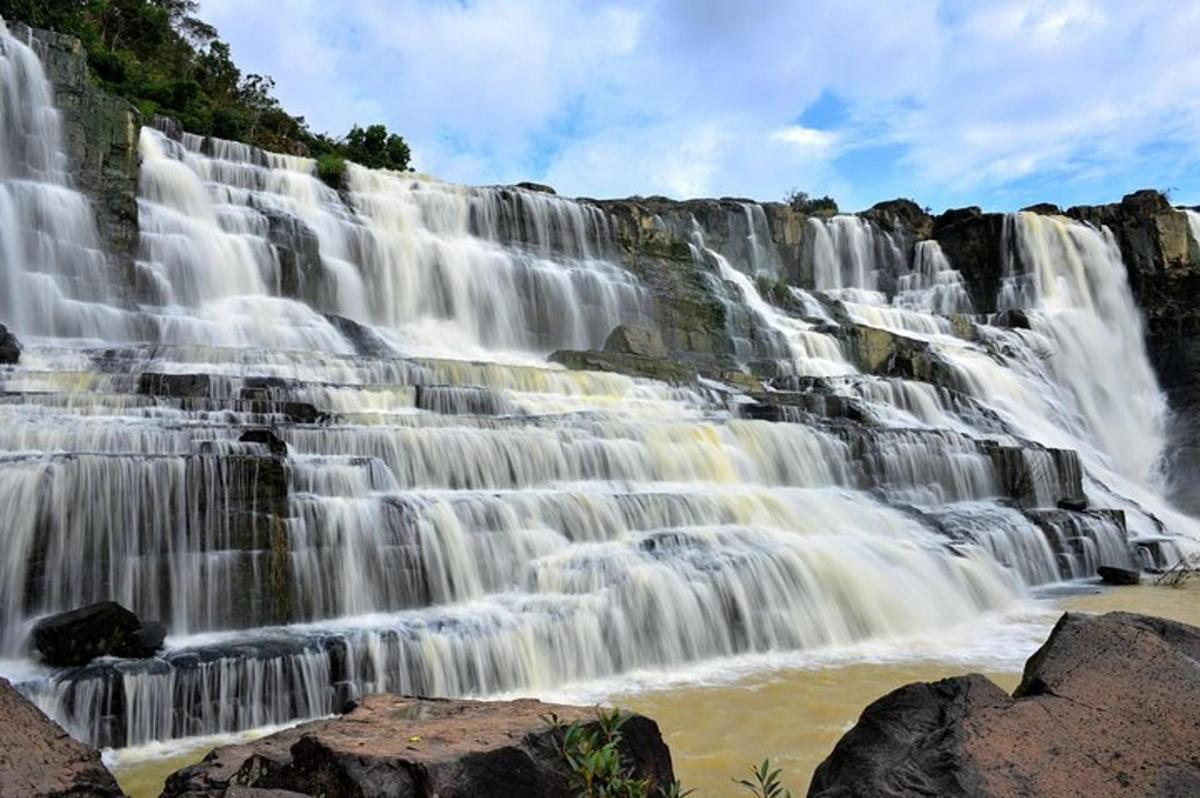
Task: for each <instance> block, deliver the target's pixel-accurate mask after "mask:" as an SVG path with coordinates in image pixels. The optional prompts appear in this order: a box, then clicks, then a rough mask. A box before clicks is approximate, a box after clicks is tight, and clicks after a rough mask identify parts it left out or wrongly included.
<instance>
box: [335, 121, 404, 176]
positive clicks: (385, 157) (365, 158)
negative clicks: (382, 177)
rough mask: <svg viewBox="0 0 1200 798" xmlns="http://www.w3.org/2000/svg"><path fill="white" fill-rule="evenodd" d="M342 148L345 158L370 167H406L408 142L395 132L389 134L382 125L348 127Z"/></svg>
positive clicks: (400, 168) (402, 169)
mask: <svg viewBox="0 0 1200 798" xmlns="http://www.w3.org/2000/svg"><path fill="white" fill-rule="evenodd" d="M343 150H344V152H345V154H346V157H347V158H349V159H350V160H352V161H354V162H355V163H358V164H362V165H363V166H367V167H370V168H371V169H395V170H397V171H401V172H403V171H404V170H406V169H408V159H409V157H410V153H409V151H408V144H406V143H405V141H404V139H402V138H400V137H399V136H397V135H396V134H395V133H391V134H389V133H388V130H387V128H386V127H384V126H383V125H371V126H370V127H368V128H365V129H364V128H361V127H359V126H358V125H355V126H354V127H352V128H350V132H349V133H348V134H346V138H345V140H344V142H343Z"/></svg>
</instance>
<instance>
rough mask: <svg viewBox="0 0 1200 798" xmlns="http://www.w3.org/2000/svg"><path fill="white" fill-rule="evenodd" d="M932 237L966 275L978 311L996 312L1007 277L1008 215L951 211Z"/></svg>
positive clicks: (936, 221) (976, 210)
mask: <svg viewBox="0 0 1200 798" xmlns="http://www.w3.org/2000/svg"><path fill="white" fill-rule="evenodd" d="M931 234H932V237H933V238H934V239H935V240H936V241H937V242H938V244H939V245H940V246H941V248H942V252H944V253H945V255H946V258H947V259H949V261H950V264H951V265H952V266H954V268H955V269H958V270H959V271H960V272H961V273H962V276H963V281H964V282H965V283H966V285H967V291H968V293H969V294H970V295H971V304H972V305H973V306H974V307H975V310H976V312H978V313H990V312H992V311H994V310H995V309H996V296H997V295H998V294H999V292H1000V281H1001V277H1002V275H1003V274H1004V253H1003V249H1004V247H1003V242H1004V214H1000V213H984V212H983V211H982V210H980V209H979V208H977V207H970V208H958V209H955V210H948V211H946V212H945V213H943V214H942V215H941V216H938V217H937V218H935V219H934V220H933V229H932V231H931Z"/></svg>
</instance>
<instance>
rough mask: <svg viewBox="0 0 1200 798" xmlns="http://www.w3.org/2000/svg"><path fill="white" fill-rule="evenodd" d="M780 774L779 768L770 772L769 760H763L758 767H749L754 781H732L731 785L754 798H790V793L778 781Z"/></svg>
mask: <svg viewBox="0 0 1200 798" xmlns="http://www.w3.org/2000/svg"><path fill="white" fill-rule="evenodd" d="M782 772H783V771H782V770H780V769H779V768H775V769H774V770H772V769H771V760H770V759H764V760H763V761H762V764H761V765H759V766H758V767H754V766H751V767H750V774H751V775H752V776H753V777H754V781H750V780H749V779H734V780H733V783H734V784H737V785H740V786H741V787H743V788H744V789H745V790H747V791H748V792H749V793H750V794H751V795H753V796H755V798H792V791H791V790H788V789H786V788H784V786H783V782H782V781H780V779H779V775H780V774H781V773H782Z"/></svg>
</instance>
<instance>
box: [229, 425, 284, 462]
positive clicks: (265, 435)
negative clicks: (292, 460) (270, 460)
mask: <svg viewBox="0 0 1200 798" xmlns="http://www.w3.org/2000/svg"><path fill="white" fill-rule="evenodd" d="M238 440H239V441H241V442H242V443H261V444H263V445H264V446H266V447H267V448H268V449H270V450H271V454H273V455H275V456H276V457H287V443H285V442H284V440H283V439H282V438H280V437H279V436H278V435H276V434H275V431H274V430H269V429H248V430H246V431H245V432H243V433H242V434H241V435H240V436H238Z"/></svg>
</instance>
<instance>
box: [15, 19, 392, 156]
mask: <svg viewBox="0 0 1200 798" xmlns="http://www.w3.org/2000/svg"><path fill="white" fill-rule="evenodd" d="M197 7H198V6H197V2H196V0H0V16H2V17H3V18H4V19H6V20H10V21H11V20H20V21H22V22H25V23H27V24H29V25H32V26H34V27H38V28H47V29H50V30H55V31H58V32H60V33H66V34H69V35H71V36H75V37H77V38H78V39H79V40H80V41H81V42H82V43H83V46H84V48H85V49H86V51H87V58H88V65H89V66H90V67H91V70H92V74H93V75H94V77H95V80H96V81H97V82H98V83H99V84H100V86H101V87H102V88H104V89H105V90H107V91H109V92H112V93H113V94H117V95H119V96H121V97H125V98H126V99H128V100H129V101H130V102H132V103H133V104H134V105H135V106H136V107H137V108H138V110H139V111H141V113H142V114H143V115H144V116H146V117H151V116H153V115H155V114H163V115H165V116H171V117H174V118H175V119H177V120H179V122H180V124H182V125H183V128H184V130H187V131H189V132H191V133H197V134H200V135H212V136H218V137H220V138H225V139H232V140H233V141H241V142H245V143H247V144H254V145H257V146H259V147H263V148H264V149H269V150H276V151H283V152H293V153H301V154H308V155H312V156H313V157H320V156H321V155H323V154H325V153H329V152H336V153H339V154H340V155H341V156H342V157H343V158H348V159H350V160H354V161H358V162H360V163H362V164H363V165H364V166H374V167H384V168H388V169H401V170H403V169H407V168H408V167H409V158H410V154H409V149H408V145H407V144H406V143H405V141H404V139H403V138H401V137H400V136H397V135H395V134H389V133H388V132H387V129H386V128H385V127H383V126H382V125H371V126H370V127H368V128H366V129H365V130H363V129H361V128H359V127H358V126H357V125H356V126H355V127H354V129H352V130H351V131H350V135H348V136H347V137H346V140H345V141H337V140H334V139H331V138H330V137H328V136H326V135H323V134H317V133H313V132H312V131H311V130H309V128H308V125H307V123H306V122H305V120H304V117H300V116H292V115H291V114H289V113H287V112H286V111H285V110H284V109H283V108H282V107H281V106H280V104H279V101H278V100H277V99H276V98H275V94H274V92H275V81H274V80H272V79H271V78H270V77H268V76H266V75H256V74H243V73H242V72H241V70H240V69H238V67H237V65H236V64H235V63H234V62H233V57H232V54H231V52H230V48H229V45H228V44H227V43H225V42H223V41H221V40H220V39H219V38H218V37H217V31H216V29H215V28H213V27H212V26H211V25H209V24H207V23H205V22H203V21H202V20H200V19H197V18H196V17H195V13H196V10H197ZM330 164H332V162H330ZM342 168H343V170H344V164H343V166H342Z"/></svg>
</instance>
